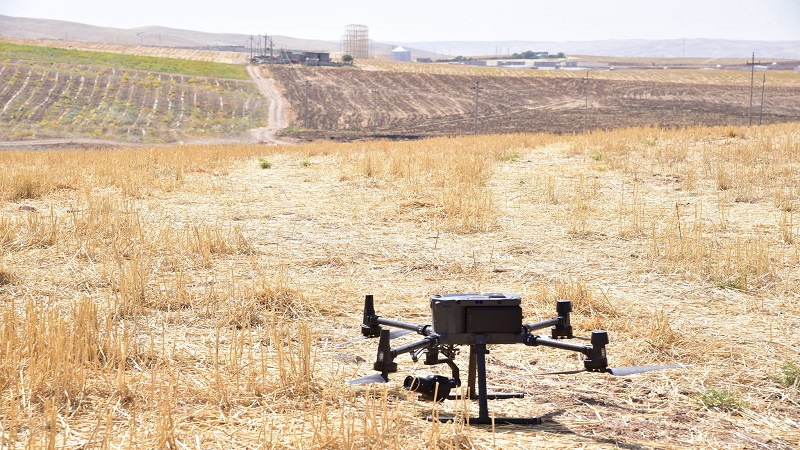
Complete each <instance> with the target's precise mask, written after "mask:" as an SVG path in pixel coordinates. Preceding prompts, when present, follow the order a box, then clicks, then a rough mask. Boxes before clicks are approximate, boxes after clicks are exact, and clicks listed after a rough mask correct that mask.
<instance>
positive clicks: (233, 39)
mask: <svg viewBox="0 0 800 450" xmlns="http://www.w3.org/2000/svg"><path fill="white" fill-rule="evenodd" d="M343 27H344V26H343ZM0 31H2V36H5V37H12V38H22V39H39V40H56V41H67V42H71V41H75V42H95V43H105V44H114V45H136V46H149V47H183V48H195V49H220V48H225V47H228V49H229V50H238V51H240V52H248V51H249V46H250V34H245V33H242V34H230V33H206V32H202V31H192V30H180V29H175V28H167V27H160V26H148V27H138V28H131V29H120V28H109V27H98V26H94V25H86V24H80V23H74V22H65V21H59V20H48V19H30V18H23V17H9V16H4V15H0ZM272 38H273V42H274V45H275V48H286V49H292V50H308V51H327V52H338V51H339V50H340V48H339V47H340V45H339V42H338V41H321V40H313V39H300V38H295V37H290V36H280V35H275V36H272ZM392 48H394V44H388V43H381V42H375V43H374V44H373V46H372V49H373V51H374V53H375V54H376V55H377V56H379V57H388V56H389V54H390V52H391V50H392ZM413 50H414V54H415V55H416V56H434V54H433V53H432V52H428V51H426V50H421V49H413Z"/></svg>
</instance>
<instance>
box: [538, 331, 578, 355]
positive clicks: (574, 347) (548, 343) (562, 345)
mask: <svg viewBox="0 0 800 450" xmlns="http://www.w3.org/2000/svg"><path fill="white" fill-rule="evenodd" d="M525 345H530V346H533V347H535V346H538V345H541V346H544V347H553V348H558V349H561V350H569V351H573V352H578V353H583V354H584V355H586V354H589V353H590V352H591V351H592V347H591V346H590V345H578V344H570V343H569V342H562V341H556V340H553V339H548V338H544V337H542V336H539V335H536V334H528V335H526V336H525Z"/></svg>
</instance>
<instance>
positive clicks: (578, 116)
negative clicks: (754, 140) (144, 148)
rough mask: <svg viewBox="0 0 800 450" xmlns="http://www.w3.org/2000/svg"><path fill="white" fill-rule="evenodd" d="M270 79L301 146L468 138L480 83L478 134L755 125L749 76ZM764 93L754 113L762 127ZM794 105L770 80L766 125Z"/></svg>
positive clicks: (772, 77) (379, 65) (797, 85)
mask: <svg viewBox="0 0 800 450" xmlns="http://www.w3.org/2000/svg"><path fill="white" fill-rule="evenodd" d="M270 72H271V73H272V75H273V77H274V78H275V80H276V81H277V82H278V85H279V86H281V87H282V90H283V93H284V96H285V97H286V98H287V100H288V102H289V104H290V107H291V108H290V109H291V111H292V113H293V119H292V126H293V127H295V128H297V129H296V130H294V131H292V132H290V134H291V135H294V136H297V137H300V138H303V137H311V138H313V137H320V136H321V137H333V138H337V139H353V138H362V137H364V136H365V135H372V134H376V135H385V136H395V135H396V136H405V137H416V136H431V135H453V134H466V133H471V132H472V131H473V128H474V126H475V125H474V109H475V90H474V87H475V86H476V82H479V83H480V92H479V93H478V130H479V131H480V132H495V133H499V132H502V133H508V132H550V133H572V132H578V131H582V130H589V129H610V128H620V127H630V126H647V125H653V124H658V125H660V126H662V127H682V126H691V125H728V124H733V125H746V124H748V123H749V119H748V110H749V99H750V97H749V95H750V94H749V93H750V73H749V72H744V71H713V70H709V71H703V70H666V71H665V70H631V71H592V72H590V73H588V76H589V79H584V78H585V77H586V76H587V72H586V71H568V70H523V69H501V68H493V67H484V68H480V67H465V66H451V65H444V64H418V63H389V62H379V61H369V62H366V63H364V65H362V67H360V68H354V69H335V68H324V67H307V68H302V67H300V68H287V67H273V68H271V69H270ZM758 78H759V81H760V80H761V74H759V75H758ZM306 82H308V88H307V92H306ZM760 86H761V83H760V82H759V84H758V90H757V92H756V98H755V100H754V108H753V110H752V111H753V117H754V121H755V122H756V123H757V122H758V120H759V114H760V113H761V100H760ZM306 94H307V96H308V110H307V124H306V123H305V120H306V106H305V101H306ZM798 98H800V74H798V73H791V72H789V73H787V72H781V73H779V72H770V73H769V74H768V75H767V84H766V87H765V93H764V107H763V116H762V117H761V121H762V123H764V124H771V123H784V122H791V121H797V120H800V105H799V104H798V102H797V99H798ZM304 125H307V126H305V127H304ZM303 128H306V129H303Z"/></svg>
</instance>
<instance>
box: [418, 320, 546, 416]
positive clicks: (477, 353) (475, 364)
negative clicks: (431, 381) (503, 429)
mask: <svg viewBox="0 0 800 450" xmlns="http://www.w3.org/2000/svg"><path fill="white" fill-rule="evenodd" d="M487 353H489V351H488V350H487V349H486V341H485V337H484V336H482V335H477V336H476V343H475V344H474V345H470V347H469V379H468V392H469V398H470V400H475V399H477V400H478V417H469V418H467V420H468V422H469V423H471V424H477V425H491V424H495V425H541V423H542V419H541V418H539V417H526V418H518V417H495V418H492V417H490V416H489V402H488V401H489V400H499V399H506V398H523V397H525V394H521V393H514V394H489V393H487V392H486V354H487ZM476 375H477V382H478V389H477V393H478V395H475V392H476V390H475V381H476ZM462 398H463V397H462V396H461V395H450V396H448V399H450V400H460V399H462ZM426 419H427V420H428V421H434V420H438V421H440V422H452V421H454V420H455V417H452V416H439V417H432V416H428V417H426Z"/></svg>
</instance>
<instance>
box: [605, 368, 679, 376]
mask: <svg viewBox="0 0 800 450" xmlns="http://www.w3.org/2000/svg"><path fill="white" fill-rule="evenodd" d="M681 367H683V366H681V365H672V366H633V367H609V368H608V369H606V372H608V373H610V374H611V375H614V376H615V377H624V376H626V375H633V374H636V373H642V372H649V371H651V370H666V369H678V368H681Z"/></svg>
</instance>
